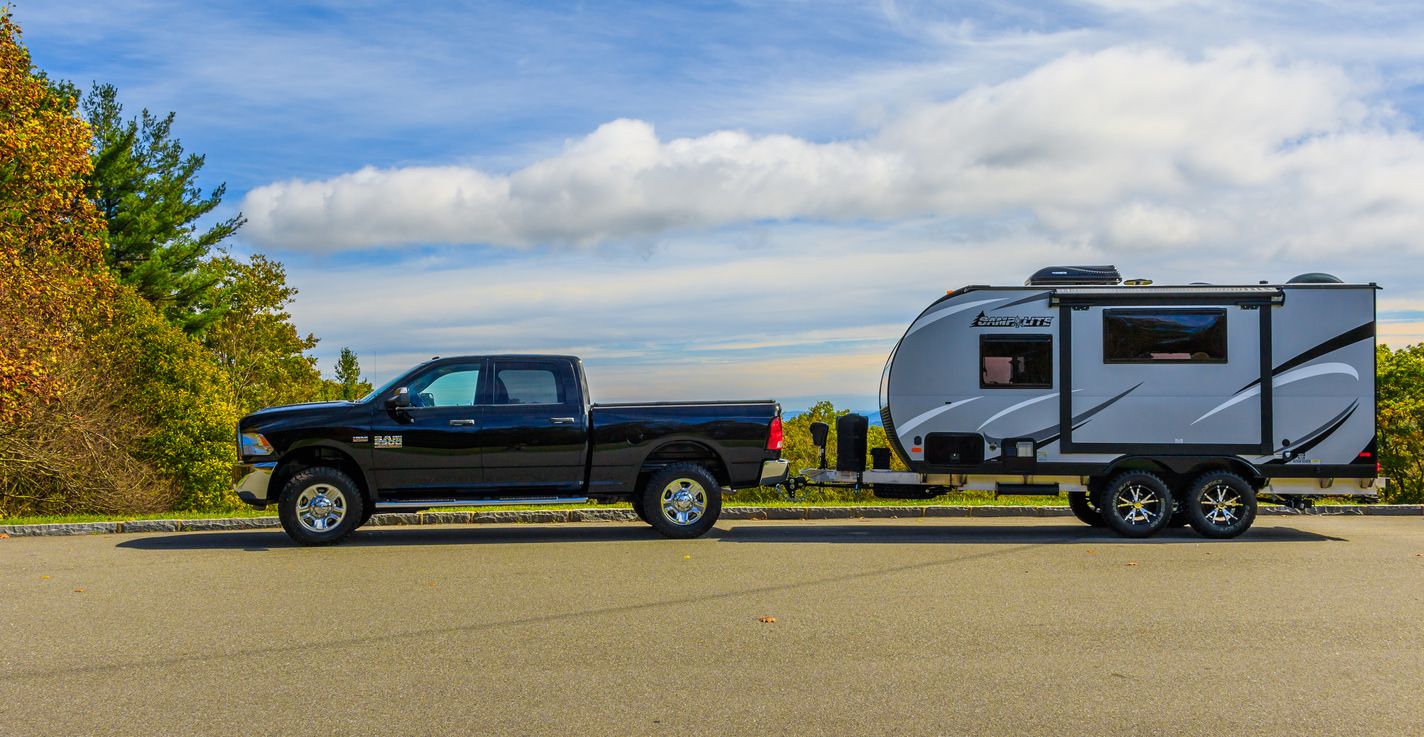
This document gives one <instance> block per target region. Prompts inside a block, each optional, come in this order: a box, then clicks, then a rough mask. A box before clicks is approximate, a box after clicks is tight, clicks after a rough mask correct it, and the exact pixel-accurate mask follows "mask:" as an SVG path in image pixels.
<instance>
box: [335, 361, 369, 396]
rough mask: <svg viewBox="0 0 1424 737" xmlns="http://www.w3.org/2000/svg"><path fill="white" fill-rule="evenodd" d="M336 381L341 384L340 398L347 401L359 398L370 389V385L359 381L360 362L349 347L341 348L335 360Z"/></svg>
mask: <svg viewBox="0 0 1424 737" xmlns="http://www.w3.org/2000/svg"><path fill="white" fill-rule="evenodd" d="M336 382H337V383H338V384H340V385H341V398H342V399H345V400H347V401H351V400H353V399H360V398H361V397H362V396H364V395H365V394H366V392H369V391H371V385H370V384H368V383H366V382H364V381H361V363H360V362H359V361H357V360H356V353H355V352H354V351H352V350H351V349H350V348H342V349H341V357H340V358H338V359H337V360H336Z"/></svg>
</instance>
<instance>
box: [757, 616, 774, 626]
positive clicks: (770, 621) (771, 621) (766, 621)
mask: <svg viewBox="0 0 1424 737" xmlns="http://www.w3.org/2000/svg"><path fill="white" fill-rule="evenodd" d="M757 621H758V622H761V623H762V624H776V617H772V616H769V615H768V616H765V617H758V618H757Z"/></svg>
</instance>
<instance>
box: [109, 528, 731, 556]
mask: <svg viewBox="0 0 1424 737" xmlns="http://www.w3.org/2000/svg"><path fill="white" fill-rule="evenodd" d="M717 532H718V531H717V530H714V531H713V532H712V534H713V535H715V534H717ZM662 539H664V538H663V537H662V536H661V535H659V534H658V533H656V532H654V531H653V529H652V528H651V527H647V526H645V525H640V524H639V525H635V524H625V525H617V526H603V525H599V526H596V527H595V526H592V525H528V526H519V527H504V526H501V527H483V526H473V525H471V526H458V527H457V526H451V527H375V528H369V529H360V530H357V531H356V532H355V533H353V534H352V535H351V537H348V538H346V539H345V540H343V541H342V542H341V543H339V544H338V545H337V547H342V548H347V547H367V546H380V547H388V546H398V545H490V544H498V543H595V542H637V541H640V540H646V541H654V540H662ZM116 547H120V548H131V549H135V550H248V551H253V552H262V551H265V550H269V549H275V548H300V547H303V546H301V545H298V544H296V543H295V542H293V541H292V539H291V538H289V537H287V533H285V532H283V531H281V530H243V531H240V532H186V533H176V534H174V533H167V534H157V535H147V536H144V537H138V538H134V539H132V540H125V541H123V542H121V543H119V544H118V545H117V546H116Z"/></svg>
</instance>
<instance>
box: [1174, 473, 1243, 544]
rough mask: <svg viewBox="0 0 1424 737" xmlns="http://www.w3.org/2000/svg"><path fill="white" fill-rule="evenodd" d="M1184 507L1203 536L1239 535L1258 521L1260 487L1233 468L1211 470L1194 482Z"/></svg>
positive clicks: (1188, 516) (1219, 537) (1221, 537)
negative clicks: (1257, 501) (1232, 469)
mask: <svg viewBox="0 0 1424 737" xmlns="http://www.w3.org/2000/svg"><path fill="white" fill-rule="evenodd" d="M1182 506H1184V507H1186V512H1187V521H1188V522H1190V523H1191V526H1192V529H1193V530H1196V531H1197V532H1199V533H1201V534H1202V536H1203V537H1211V538H1217V539H1224V538H1229V537H1236V536H1237V535H1240V534H1241V533H1243V532H1245V531H1246V530H1247V529H1249V528H1250V527H1251V523H1252V522H1254V521H1255V520H1256V490H1255V489H1253V488H1251V484H1250V483H1249V482H1247V481H1246V479H1243V478H1241V477H1240V476H1237V475H1236V474H1234V473H1231V472H1230V471H1210V472H1208V473H1204V474H1202V475H1201V476H1199V477H1198V478H1197V480H1196V481H1195V482H1194V483H1193V484H1192V485H1191V487H1190V488H1189V489H1188V490H1187V494H1186V498H1185V499H1183V500H1182Z"/></svg>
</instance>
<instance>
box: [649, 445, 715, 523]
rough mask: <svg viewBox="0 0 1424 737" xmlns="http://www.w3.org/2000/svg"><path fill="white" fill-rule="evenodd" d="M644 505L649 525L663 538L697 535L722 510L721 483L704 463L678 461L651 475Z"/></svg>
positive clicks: (713, 521)
mask: <svg viewBox="0 0 1424 737" xmlns="http://www.w3.org/2000/svg"><path fill="white" fill-rule="evenodd" d="M642 506H643V515H644V517H645V518H646V519H647V521H648V524H650V525H652V526H653V529H655V530H657V531H658V532H659V533H661V534H662V535H663V536H664V537H671V538H678V539H685V538H691V537H697V536H699V535H702V534H703V533H705V532H707V531H708V530H710V529H712V525H714V524H716V523H717V516H718V515H719V514H721V513H722V486H721V484H718V483H717V479H716V477H714V476H713V475H712V473H711V472H710V471H708V470H707V469H705V468H703V467H702V466H698V465H696V464H692V463H678V464H674V465H671V466H668V467H667V468H664V469H662V470H661V471H658V472H657V473H655V474H653V475H652V476H650V477H648V483H647V485H645V486H644V487H643V491H642Z"/></svg>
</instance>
